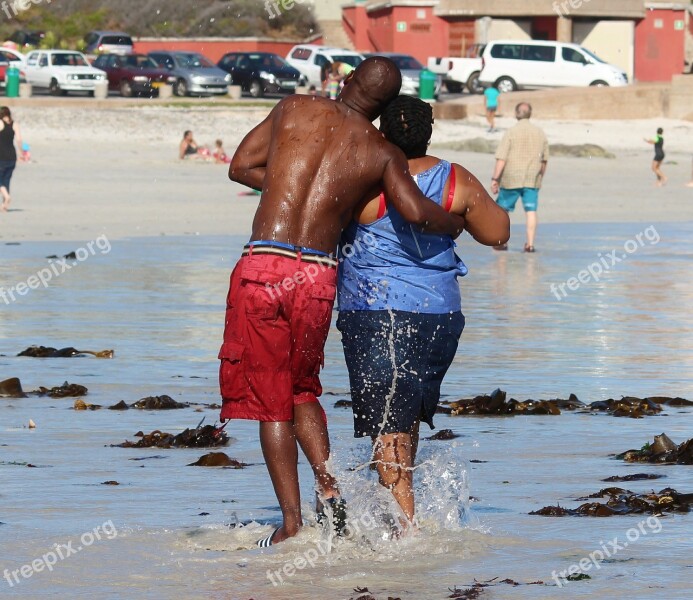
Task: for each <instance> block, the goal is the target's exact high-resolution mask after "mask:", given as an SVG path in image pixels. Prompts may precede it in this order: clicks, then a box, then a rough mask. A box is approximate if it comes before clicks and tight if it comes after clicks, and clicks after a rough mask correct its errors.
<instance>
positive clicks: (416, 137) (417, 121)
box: [380, 96, 433, 159]
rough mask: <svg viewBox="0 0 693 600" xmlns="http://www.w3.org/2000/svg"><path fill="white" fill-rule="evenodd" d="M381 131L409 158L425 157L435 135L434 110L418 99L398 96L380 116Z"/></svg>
mask: <svg viewBox="0 0 693 600" xmlns="http://www.w3.org/2000/svg"><path fill="white" fill-rule="evenodd" d="M380 131H382V132H383V133H384V134H385V137H386V138H387V140H388V141H389V142H392V143H393V144H395V145H396V146H399V147H400V148H401V149H402V151H403V152H404V154H406V156H407V158H410V159H411V158H420V157H422V156H425V155H426V152H427V151H428V144H429V142H430V141H431V134H432V133H433V109H432V108H431V105H430V104H427V103H426V102H424V101H423V100H419V99H418V98H414V97H412V96H397V98H395V99H394V100H393V101H392V102H390V104H388V105H387V107H386V108H385V110H384V111H383V114H382V115H381V116H380Z"/></svg>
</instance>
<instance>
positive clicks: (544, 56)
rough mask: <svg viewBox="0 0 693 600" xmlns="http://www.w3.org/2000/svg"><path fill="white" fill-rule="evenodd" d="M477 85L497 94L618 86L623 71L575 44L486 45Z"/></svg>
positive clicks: (623, 80) (503, 42) (501, 42)
mask: <svg viewBox="0 0 693 600" xmlns="http://www.w3.org/2000/svg"><path fill="white" fill-rule="evenodd" d="M479 82H480V83H481V85H482V86H483V87H490V86H491V85H495V86H496V87H497V88H498V90H499V91H500V92H512V91H515V90H518V89H536V88H545V87H571V86H572V87H580V86H589V85H595V86H610V85H611V86H622V85H627V84H628V76H627V75H626V74H625V73H624V72H623V70H621V69H619V68H618V67H615V66H614V65H610V64H608V63H605V62H604V61H603V60H602V59H601V58H599V57H598V56H597V55H596V54H593V53H592V52H590V51H589V50H587V49H586V48H583V47H582V46H578V45H577V44H563V43H561V42H544V41H538V40H527V41H524V40H497V41H493V42H489V43H488V44H487V46H486V48H485V49H484V53H483V55H482V67H481V75H479Z"/></svg>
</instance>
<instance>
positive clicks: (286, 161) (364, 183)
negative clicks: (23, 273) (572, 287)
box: [219, 57, 464, 547]
mask: <svg viewBox="0 0 693 600" xmlns="http://www.w3.org/2000/svg"><path fill="white" fill-rule="evenodd" d="M345 83H346V85H345V87H344V90H343V91H342V93H341V94H340V96H339V98H338V99H337V101H336V102H334V101H330V100H327V99H325V98H318V97H316V96H298V95H294V96H290V97H288V98H286V99H284V100H282V101H281V102H280V103H279V104H277V106H276V107H275V108H274V109H273V110H272V112H271V113H270V114H269V116H268V117H267V118H266V119H265V120H264V121H263V122H262V123H260V124H259V125H258V126H257V127H256V128H255V129H253V130H252V131H251V132H250V133H249V134H248V135H247V136H246V137H245V139H244V140H243V141H242V142H241V145H240V146H239V147H238V149H237V150H236V153H235V155H234V157H233V159H232V161H231V165H230V168H229V177H230V178H231V179H232V180H233V181H237V182H239V183H242V184H244V185H247V186H249V187H252V188H254V189H257V190H261V191H262V195H261V197H260V204H259V206H258V209H257V212H256V213H255V219H254V221H253V231H252V236H251V241H250V242H249V243H248V244H247V245H246V247H245V249H244V251H243V256H242V258H241V259H240V260H239V262H238V264H237V265H236V267H235V269H234V271H233V273H232V275H231V282H230V289H229V294H228V298H227V310H226V327H225V331H224V343H223V345H222V348H221V351H220V353H219V358H220V359H221V367H220V377H219V378H220V386H221V395H222V398H223V406H222V410H221V419H222V420H224V421H225V420H226V419H251V420H257V421H259V422H260V444H261V446H262V451H263V455H264V457H265V460H266V462H267V468H268V471H269V474H270V478H271V480H272V485H273V486H274V490H275V493H276V495H277V498H278V500H279V506H280V508H281V511H282V517H283V523H282V526H281V527H279V528H278V529H276V530H275V531H274V532H273V533H272V534H271V535H270V536H269V537H268V538H266V539H264V540H260V541H259V542H258V544H259V545H260V546H263V547H264V546H269V545H271V544H273V543H278V542H281V541H283V540H285V539H286V538H288V537H292V536H294V535H296V534H297V533H298V531H299V529H300V527H301V525H302V520H301V508H300V491H299V481H298V468H297V462H298V447H297V443H298V445H300V446H301V449H302V450H303V452H304V454H305V455H306V457H307V459H308V461H309V462H310V465H311V467H312V469H313V473H314V475H315V478H316V483H317V491H318V494H319V497H320V500H321V501H322V503H324V504H327V505H329V506H330V508H331V511H332V521H333V525H334V526H335V527H336V528H339V526H340V525H339V523H338V521H339V520H342V521H343V518H344V514H343V512H344V509H343V503H342V502H341V501H340V500H338V498H339V491H338V488H337V485H336V481H335V480H334V478H333V476H332V475H331V474H330V473H329V472H328V470H327V467H326V464H325V463H326V461H327V459H328V458H329V452H330V446H329V438H328V435H327V425H326V419H325V413H324V411H323V410H322V407H321V406H320V403H319V402H318V396H320V394H321V393H322V388H321V386H320V380H319V378H318V373H319V371H320V366H321V364H322V361H323V356H324V355H323V349H324V345H325V340H326V338H327V333H328V330H329V327H330V320H331V316H332V305H333V303H334V297H335V291H336V266H337V262H336V261H335V260H334V258H333V254H334V252H335V249H336V247H337V243H338V241H339V238H340V235H341V233H342V230H343V229H344V227H346V225H347V224H348V223H349V222H350V221H351V220H352V218H353V213H354V209H355V208H356V206H357V205H358V204H359V202H360V201H361V199H362V198H364V197H366V196H368V194H369V192H370V190H372V189H375V188H382V189H384V190H385V194H386V196H387V198H388V202H390V203H391V204H392V205H393V206H395V207H396V208H397V210H398V211H399V212H400V213H401V214H402V216H403V217H404V218H405V219H407V220H408V221H410V222H411V223H414V224H416V225H419V226H420V227H422V228H423V229H424V230H426V231H430V232H438V233H445V234H450V235H455V236H456V235H458V234H459V233H460V231H461V230H462V228H463V227H464V219H463V218H462V217H459V216H456V215H453V214H449V213H447V212H446V211H445V210H443V209H442V208H441V207H440V206H438V205H437V204H436V203H434V202H432V201H430V200H428V199H427V198H426V197H425V196H424V195H423V194H422V193H421V192H420V191H419V189H418V188H417V186H416V185H415V184H414V182H413V180H412V178H411V176H410V175H409V168H408V165H407V160H406V157H405V156H404V154H403V153H402V151H401V150H399V149H398V148H396V147H395V146H393V145H392V144H390V143H388V142H387V141H386V140H385V139H384V138H383V136H382V134H381V133H380V132H379V131H378V130H377V129H376V128H375V127H373V124H372V123H371V121H372V120H374V119H375V118H376V117H377V116H378V115H379V114H380V112H381V111H382V109H383V108H384V107H385V106H386V105H387V104H388V102H390V100H392V99H393V98H395V97H396V96H397V94H398V92H399V88H400V85H401V75H400V73H399V70H398V69H397V67H396V66H395V64H394V63H393V62H392V61H390V60H388V59H384V58H382V57H378V58H370V59H368V60H366V61H364V62H363V63H361V65H359V67H358V68H357V69H356V70H355V71H354V73H353V74H351V75H350V76H349V77H348V78H347V80H345ZM338 513H341V515H339V514H338Z"/></svg>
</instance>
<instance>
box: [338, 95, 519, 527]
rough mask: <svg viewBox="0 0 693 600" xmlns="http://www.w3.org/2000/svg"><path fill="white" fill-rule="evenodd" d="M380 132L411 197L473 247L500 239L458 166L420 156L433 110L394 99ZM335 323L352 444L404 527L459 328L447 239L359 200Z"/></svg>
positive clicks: (478, 189)
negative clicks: (403, 161)
mask: <svg viewBox="0 0 693 600" xmlns="http://www.w3.org/2000/svg"><path fill="white" fill-rule="evenodd" d="M380 121H381V125H380V129H381V131H382V132H383V133H384V134H385V137H386V138H387V139H388V140H389V141H390V142H393V143H394V144H395V145H397V146H399V147H400V148H401V149H402V151H403V152H404V153H405V155H406V156H407V159H408V160H409V169H410V171H411V173H412V175H413V177H414V179H415V181H416V183H417V185H418V186H419V188H420V189H421V190H422V191H423V192H424V194H426V196H428V198H430V199H431V200H433V201H434V202H437V203H438V204H440V205H442V206H443V207H444V208H446V209H447V210H448V211H453V212H455V213H457V214H459V215H462V216H464V217H465V220H466V228H467V230H468V231H469V233H470V234H471V235H472V236H473V237H474V238H475V239H476V240H477V241H478V242H480V243H482V244H485V245H488V246H494V245H498V244H502V243H505V242H506V241H507V240H508V238H509V237H510V225H509V219H508V216H507V214H506V212H505V211H504V210H502V209H501V208H499V207H498V205H497V204H496V203H495V202H494V201H493V199H492V198H491V197H490V196H489V195H488V193H487V192H486V190H485V189H484V188H483V186H482V185H481V184H480V183H479V181H478V180H477V179H476V177H474V176H473V175H472V174H471V173H469V171H467V170H466V169H464V168H463V167H461V166H460V165H456V164H450V163H449V162H447V161H444V160H440V159H438V158H436V157H434V156H428V155H427V154H426V152H427V149H428V144H429V142H430V139H431V134H432V131H433V127H432V125H433V111H432V109H431V107H430V106H429V105H428V104H426V103H425V102H423V101H421V100H419V99H417V98H412V97H409V96H399V97H398V98H397V99H396V100H394V101H393V102H392V103H391V104H390V105H389V106H388V107H387V109H386V110H385V111H384V112H383V114H382V116H381V118H380ZM340 258H341V260H340V267H339V283H338V301H339V311H340V313H339V319H338V320H337V328H338V329H339V330H340V331H341V333H342V343H343V346H344V356H345V358H346V363H347V368H348V370H349V381H350V385H351V397H352V401H353V411H354V436H355V437H364V436H370V437H371V439H372V440H373V444H374V446H373V456H372V461H374V462H375V463H376V465H377V469H378V474H379V477H380V482H381V484H382V485H384V486H385V487H388V488H389V489H391V490H392V493H393V495H394V497H395V499H396V500H397V502H398V503H399V505H400V507H401V508H402V511H403V513H404V515H405V517H406V519H407V521H406V522H403V523H402V526H403V527H407V526H408V525H409V524H411V523H412V522H413V519H414V494H413V485H412V479H413V471H412V466H413V463H414V458H415V454H416V446H417V442H418V430H419V422H420V421H422V420H423V421H425V422H426V423H428V425H429V427H431V428H433V415H434V414H435V410H436V406H437V404H438V400H439V398H440V385H441V383H442V381H443V377H444V376H445V373H446V372H447V370H448V368H449V367H450V364H451V363H452V360H453V358H454V356H455V352H456V350H457V344H458V341H459V337H460V335H461V334H462V330H463V329H464V316H463V315H462V312H461V297H460V288H459V284H458V282H457V278H458V277H461V276H464V275H465V274H466V273H467V267H466V266H465V264H464V263H463V262H462V260H461V259H460V258H459V257H458V256H457V254H456V253H455V243H454V241H453V239H452V238H451V237H450V236H440V235H433V234H426V233H422V232H421V231H420V230H419V229H417V228H416V227H415V226H412V225H410V224H409V223H407V222H406V221H405V220H404V219H403V218H402V216H401V215H400V214H399V213H397V211H396V210H395V209H394V208H392V207H391V206H388V205H387V204H386V199H385V198H384V197H383V196H382V195H381V196H380V197H377V198H373V199H367V200H366V201H364V203H363V204H362V206H361V207H360V208H359V210H357V214H356V215H355V219H354V221H353V222H352V223H351V225H350V226H349V227H348V228H347V229H346V230H345V231H344V234H343V237H342V242H341V245H340Z"/></svg>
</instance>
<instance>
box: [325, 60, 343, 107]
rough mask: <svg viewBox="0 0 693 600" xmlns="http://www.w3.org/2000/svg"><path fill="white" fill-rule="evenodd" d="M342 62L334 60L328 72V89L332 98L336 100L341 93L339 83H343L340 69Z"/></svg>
mask: <svg viewBox="0 0 693 600" xmlns="http://www.w3.org/2000/svg"><path fill="white" fill-rule="evenodd" d="M341 64H342V63H340V62H333V63H332V66H331V67H330V71H329V73H328V74H327V91H328V94H329V97H330V100H336V99H337V96H338V95H339V85H340V84H341V83H342V79H343V76H342V74H341V73H340V71H339V65H341Z"/></svg>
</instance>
